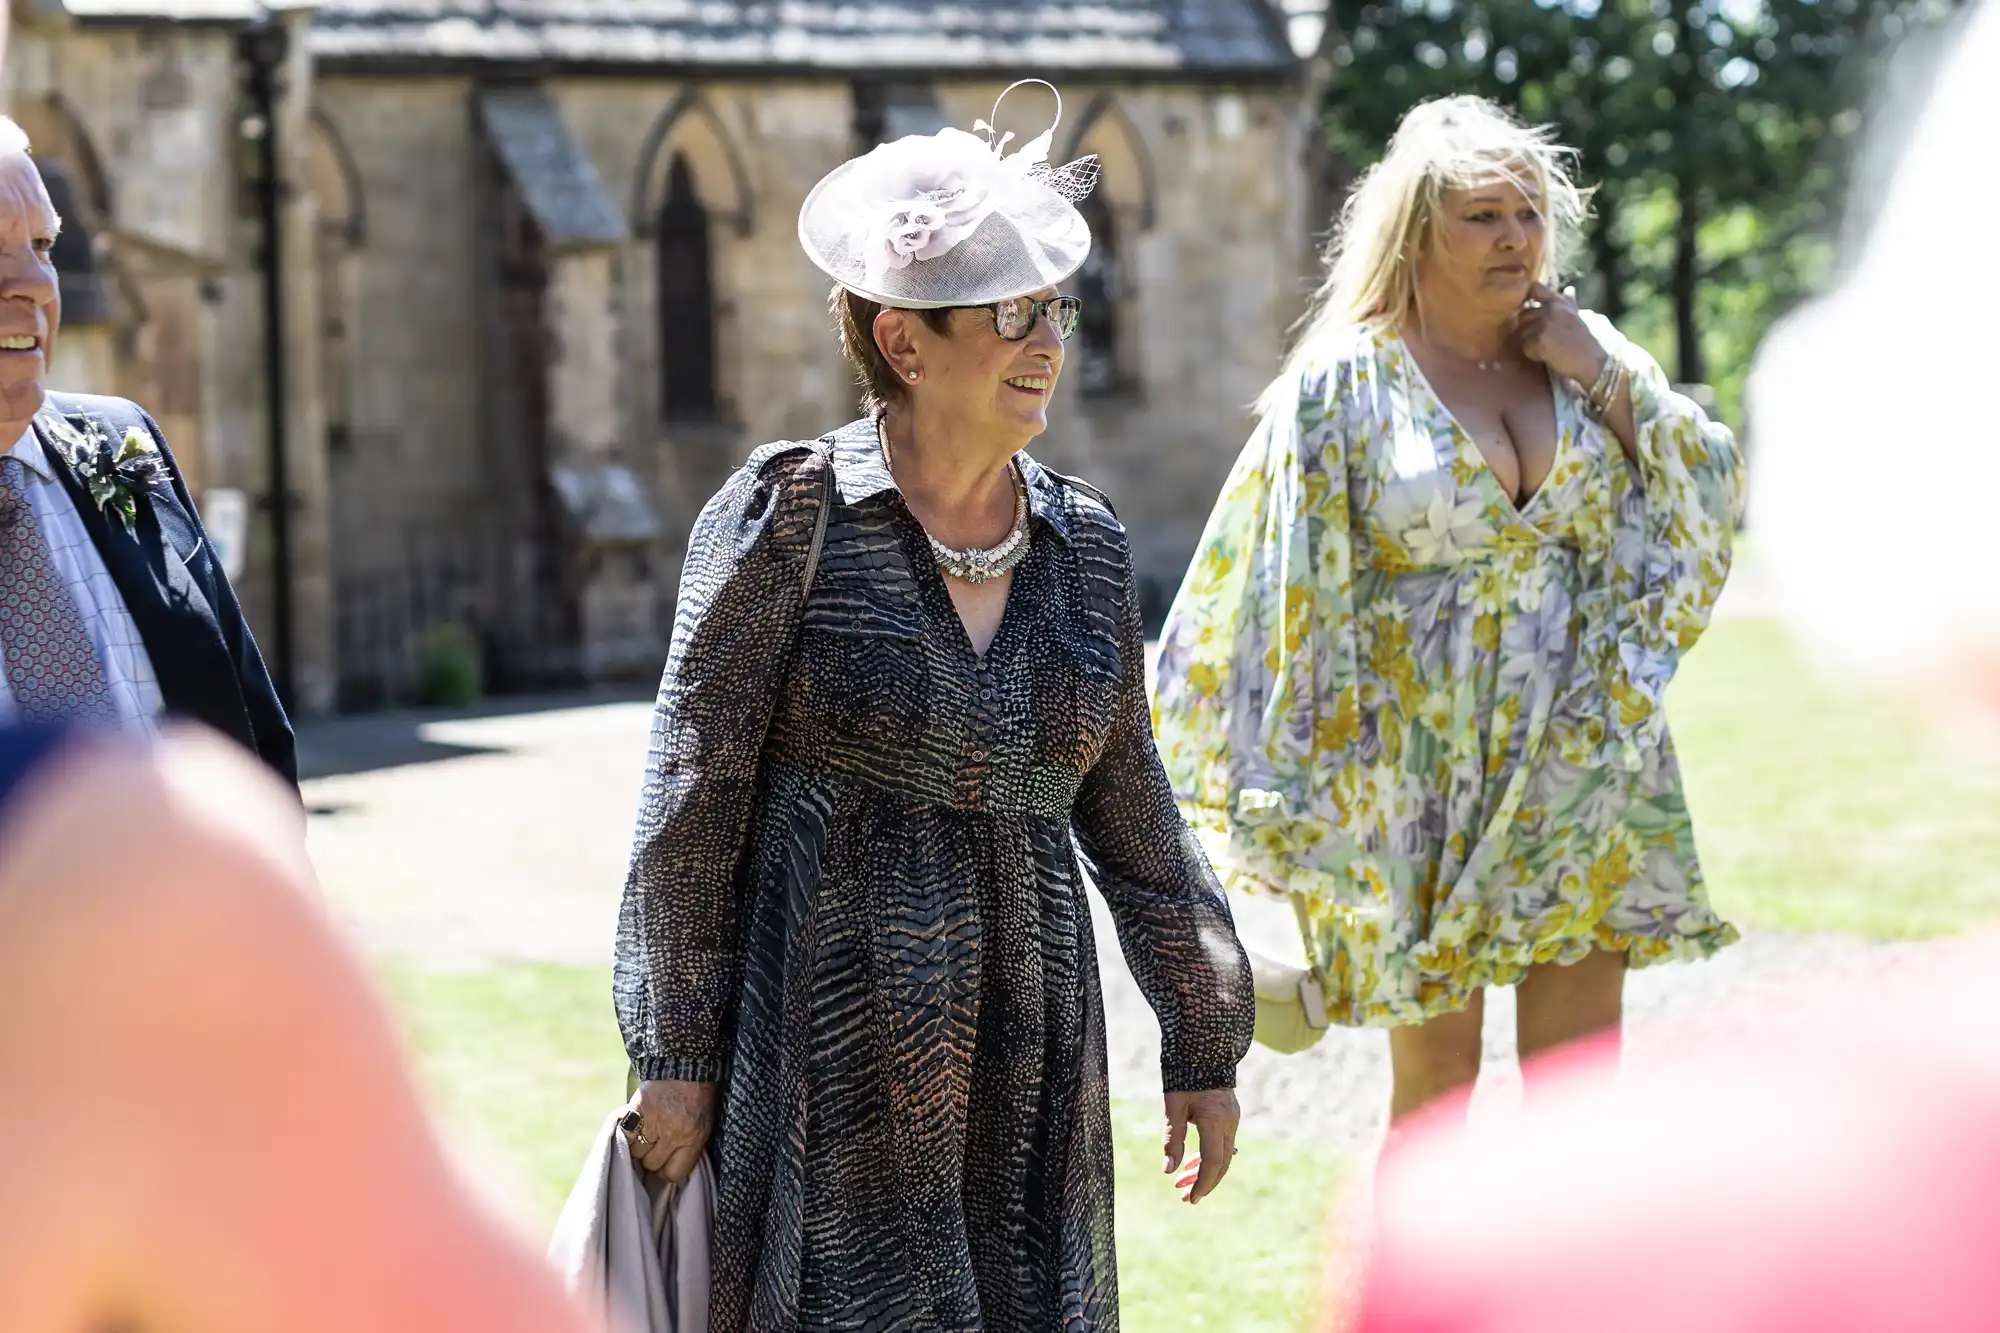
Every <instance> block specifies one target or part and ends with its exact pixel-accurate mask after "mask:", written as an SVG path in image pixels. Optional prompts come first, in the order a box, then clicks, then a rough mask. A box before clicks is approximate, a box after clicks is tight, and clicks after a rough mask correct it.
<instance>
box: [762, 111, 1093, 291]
mask: <svg viewBox="0 0 2000 1333" xmlns="http://www.w3.org/2000/svg"><path fill="white" fill-rule="evenodd" d="M1028 84H1039V85H1040V86H1042V87H1044V88H1047V89H1048V90H1049V91H1050V92H1051V93H1056V89H1055V86H1054V85H1053V84H1050V83H1047V82H1044V81H1043V80H1041V79H1023V80H1021V81H1020V82H1019V83H1015V84H1013V85H1011V86H1010V87H1008V88H1007V89H1006V91H1005V92H1002V93H1001V94H1000V97H999V99H998V100H996V101H995V102H994V103H993V111H992V115H993V119H994V120H996V121H997V120H998V119H999V113H1000V103H1001V102H1004V101H1006V100H1007V94H1008V93H1011V92H1013V91H1014V89H1015V88H1020V87H1023V86H1026V85H1028ZM1061 123H1062V95H1061V94H1060V93H1056V112H1055V119H1054V120H1053V121H1051V122H1050V124H1049V127H1048V129H1046V130H1044V131H1042V133H1041V134H1039V135H1037V136H1036V137H1035V138H1033V139H1031V140H1029V141H1028V142H1027V143H1025V144H1023V145H1022V146H1021V147H1020V148H1018V149H1017V150H1015V151H1014V152H1013V153H1008V152H1007V146H1008V145H1009V144H1010V143H1011V142H1012V141H1013V138H1014V136H1013V135H1012V134H1004V135H1003V134H1001V133H1000V132H999V131H998V130H996V129H995V128H994V127H993V125H991V124H989V123H988V122H986V121H983V120H981V121H975V122H973V130H972V132H970V133H968V132H967V131H965V130H959V129H943V130H939V131H938V132H937V133H936V134H912V135H909V136H907V137H905V138H901V139H898V140H896V141H895V142H894V143H885V144H883V145H882V146H881V147H879V148H876V149H875V150H874V151H872V152H869V153H866V154H864V155H862V156H861V157H857V158H853V159H851V160H850V161H847V162H843V163H842V164H841V165H839V166H838V167H835V168H834V169H833V170H832V171H831V172H829V173H827V176H826V178H825V179H824V180H822V181H820V183H819V184H818V185H815V186H814V187H813V191H812V193H811V194H809V195H807V196H806V202H805V205H804V207H802V208H800V209H799V244H800V245H802V246H804V247H805V252H806V257H807V258H809V259H811V260H812V262H813V263H814V264H815V265H817V266H818V267H819V268H820V270H821V271H822V272H824V273H825V274H826V275H827V276H828V277H830V278H832V279H833V280H834V281H835V282H837V283H839V284H840V285H841V286H843V287H845V288H846V289H847V290H849V291H851V292H853V293H854V294H855V295H857V296H862V297H866V298H867V299H868V300H870V301H874V302H876V303H878V304H880V305H885V306H891V307H896V308H899V309H904V310H935V309H940V308H942V307H945V306H960V305H989V304H991V303H993V302H995V301H1005V300H1008V299H1010V298H1012V297H1016V296H1025V295H1027V294H1028V293H1030V292H1035V291H1040V290H1041V289H1042V288H1044V287H1053V286H1055V285H1056V284H1058V283H1060V282H1061V281H1062V280H1063V279H1065V278H1067V277H1069V276H1070V275H1071V274H1072V273H1074V272H1076V271H1077V270H1078V269H1079V268H1081V267H1083V261H1084V260H1085V259H1086V258H1087V257H1088V256H1089V255H1090V227H1089V225H1088V224H1087V223H1085V222H1084V220H1083V215H1082V214H1081V213H1079V212H1077V210H1076V205H1077V204H1078V203H1079V202H1080V201H1082V200H1083V199H1084V198H1085V197H1086V196H1088V195H1089V194H1090V191H1091V189H1092V188H1093V187H1094V186H1095V185H1096V184H1097V159H1096V158H1095V157H1085V158H1079V159H1078V160H1076V161H1074V162H1071V163H1068V164H1067V165H1064V166H1055V165H1052V164H1051V163H1050V162H1049V160H1048V159H1049V151H1050V148H1051V146H1052V145H1053V144H1054V142H1055V132H1056V126H1057V125H1059V124H1061Z"/></svg>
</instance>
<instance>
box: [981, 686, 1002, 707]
mask: <svg viewBox="0 0 2000 1333" xmlns="http://www.w3.org/2000/svg"><path fill="white" fill-rule="evenodd" d="M998 697H999V696H998V695H997V694H995V692H994V691H993V690H992V689H990V688H988V689H984V690H981V691H980V692H979V699H980V702H981V703H989V704H990V703H992V702H993V701H994V699H996V698H998Z"/></svg>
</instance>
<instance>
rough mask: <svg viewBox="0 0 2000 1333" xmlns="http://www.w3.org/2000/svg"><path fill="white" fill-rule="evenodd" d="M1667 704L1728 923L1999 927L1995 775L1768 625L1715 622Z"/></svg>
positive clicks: (1903, 930) (1891, 934)
mask: <svg viewBox="0 0 2000 1333" xmlns="http://www.w3.org/2000/svg"><path fill="white" fill-rule="evenodd" d="M1667 709H1668V713H1669V715H1670V716H1671V718H1672V721H1673V727H1674V735H1675V739H1676V741H1677V743H1678V746H1679V750H1680V756H1681V763H1682V766H1683V768H1684V770H1685V773H1686V778H1687V788H1688V802H1689V805H1690V807H1691V808H1692V810H1693V813H1694V819H1695V836H1696V839H1697V842H1698V843H1699V846H1700V848H1701V853H1702V860H1703V864H1704V867H1705V869H1706V871H1707V874H1708V879H1709V885H1710V890H1711V892H1712V893H1713V895H1714V898H1715V902H1716V905H1717V907H1718V908H1719V909H1720V910H1721V911H1722V912H1723V913H1724V914H1725V915H1727V916H1729V917H1731V918H1732V919H1734V920H1736V921H1738V922H1739V923H1741V924H1745V925H1752V926H1765V927H1776V928H1782V929H1788V930H1838V931H1851V932H1855V933H1858V934H1865V935H1873V936H1878V937H1882V938H1914V937H1921V936H1929V935H1941V934H1949V933H1953V932H1957V931H1963V930H1966V929H1969V928H1971V927H1974V926H1978V925H1981V924H1983V923H1986V922H1989V921H1993V920H1995V919H1996V918H2000V773H1996V772H1995V770H1993V769H1992V768H1985V769H1982V768H1980V767H1979V766H1977V765H1976V764H1974V763H1973V762H1971V760H1970V759H1969V758H1968V757H1967V756H1966V755H1963V754H1955V753H1951V752H1949V751H1948V750H1947V749H1946V748H1945V746H1944V743H1943V740H1942V738H1941V737H1940V736H1939V735H1938V734H1937V733H1936V732H1935V731H1934V730H1932V729H1931V728H1929V727H1927V726H1925V725H1923V724H1921V723H1919V722H1918V721H1917V720H1916V719H1915V718H1914V717H1913V716H1912V715H1911V714H1910V713H1909V712H1908V711H1907V710H1905V709H1902V708H1899V707H1896V706H1893V705H1891V704H1889V703H1888V702H1886V701H1884V700H1882V699H1880V698H1874V697H1869V696H1865V695H1858V694H1857V695H1849V694H1847V693H1846V692H1844V691H1842V690H1841V689H1839V688H1838V687H1837V686H1835V685H1833V684H1831V683H1829V682H1827V681H1825V680H1823V679H1820V678H1818V677H1816V676H1815V675H1814V674H1813V672H1812V671H1811V670H1810V669H1809V668H1808V666H1807V664H1806V663H1805V662H1804V661H1803V660H1802V658H1801V657H1800V655H1799V654H1798V653H1797V652H1796V651H1795V650H1794V648H1793V646H1792V645H1791V643H1790V642H1789V641H1788V640H1787V639H1786V638H1785V636H1784V634H1783V632H1782V631H1781V630H1780V629H1779V628H1778V627H1777V626H1775V625H1773V624H1770V623H1768V622H1763V621H1754V620H1749V621H1746V620H1724V621H1719V622H1717V623H1716V624H1715V625H1714V626H1712V627H1711V628H1710V629H1709V632H1708V635H1707V637H1706V638H1704V639H1703V640H1702V642H1701V643H1700V644H1698V645H1696V647H1695V649H1694V651H1693V652H1692V653H1690V654H1689V655H1688V658H1687V661H1686V663H1685V664H1684V666H1683V667H1682V670H1681V674H1680V677H1679V679H1678V680H1676V681H1675V683H1674V685H1673V687H1672V689H1671V692H1670V693H1669V694H1668V696H1667Z"/></svg>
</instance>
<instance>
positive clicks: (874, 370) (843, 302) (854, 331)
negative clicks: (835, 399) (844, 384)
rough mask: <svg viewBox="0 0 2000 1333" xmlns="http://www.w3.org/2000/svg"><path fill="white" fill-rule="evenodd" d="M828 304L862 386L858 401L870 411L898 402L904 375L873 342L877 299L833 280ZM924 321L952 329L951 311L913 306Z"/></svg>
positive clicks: (842, 347)
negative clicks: (860, 293) (859, 293)
mask: <svg viewBox="0 0 2000 1333" xmlns="http://www.w3.org/2000/svg"><path fill="white" fill-rule="evenodd" d="M826 303H827V308H828V309H829V310H831V311H832V312H833V322H834V325H835V327H837V328H838V329H839V330H840V350H841V351H843V352H845V353H847V359H848V361H849V362H851V363H852V364H853V366H854V382H855V383H856V384H858V385H860V386H861V390H862V393H861V405H862V406H863V407H864V408H866V409H867V410H868V411H869V412H871V413H874V412H881V411H882V410H884V409H885V408H887V407H889V406H890V405H891V404H892V403H900V402H902V401H903V399H904V398H906V397H907V396H908V395H909V392H910V391H909V389H908V388H906V387H905V386H904V384H903V377H902V376H901V375H898V374H897V373H896V368H895V367H894V366H892V365H890V364H889V358H888V357H886V356H883V355H882V349H881V348H880V347H877V346H876V345H875V317H876V316H877V315H879V314H881V313H882V306H881V304H880V303H879V302H875V301H871V300H869V299H868V298H867V297H865V296H856V295H855V294H854V293H853V292H850V291H848V290H847V288H845V287H842V286H840V285H839V284H838V283H836V284H834V288H833V291H832V292H831V293H830V294H829V295H828V296H827V298H826ZM911 313H912V314H915V315H921V316H922V317H923V321H924V323H926V324H928V325H929V326H930V327H931V330H932V331H933V332H935V333H945V334H948V333H950V332H951V311H949V310H915V311H912V312H911Z"/></svg>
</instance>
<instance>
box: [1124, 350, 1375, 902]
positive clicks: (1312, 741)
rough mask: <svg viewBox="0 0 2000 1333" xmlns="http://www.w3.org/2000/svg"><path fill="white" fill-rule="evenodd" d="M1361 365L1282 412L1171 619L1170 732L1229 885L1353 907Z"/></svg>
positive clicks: (1184, 794) (1358, 866) (1360, 783)
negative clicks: (1356, 402) (1355, 441)
mask: <svg viewBox="0 0 2000 1333" xmlns="http://www.w3.org/2000/svg"><path fill="white" fill-rule="evenodd" d="M1352 376H1353V367H1352V364H1351V363H1350V362H1348V361H1341V362H1337V363H1335V364H1334V365H1333V366H1332V368H1330V369H1329V368H1319V369H1314V368H1308V369H1307V370H1306V371H1305V372H1304V373H1302V374H1301V375H1300V377H1299V379H1298V382H1297V384H1296V386H1295V404H1296V405H1295V409H1294V410H1292V411H1284V410H1282V409H1281V410H1276V411H1272V412H1269V413H1267V414H1266V415H1265V417H1264V419H1263V421H1262V422H1260V423H1259V425H1258V427H1257V429H1256V431H1255V432H1254V433H1253V434H1252V435H1251V437H1250V440H1249V443H1248V444H1247V445H1245V446H1244V449H1243V452H1242V454H1241V455H1240V456H1239V457H1238V458H1237V460H1236V465H1235V467H1234V469H1233V470H1232V471H1231V472H1230V475H1229V480H1228V482H1227V483H1226V484H1225V485H1224V487H1223V490H1222V494H1221V497H1220V498H1219V499H1218V500H1217V501H1216V504H1215V508H1214V510H1213V512H1211V513H1210V515H1209V520H1208V527H1207V529H1206V530H1205V531H1204V532H1203V534H1202V538H1201V544H1200V547H1199V548H1198V550H1197V552H1196V555H1195V559H1194V562H1193V564H1192V565H1191V566H1190V567H1189V569H1188V573H1187V577H1186V579H1185V580H1184V581H1183V583H1182V585H1181V589H1180V592H1179V594H1178V595H1177V596H1176V597H1175V598H1174V603H1173V606H1172V608H1171V609H1170V610H1169V612H1168V614H1167V621H1166V626H1165V629H1164V630H1163V633H1162V637H1161V643H1160V659H1159V665H1158V669H1157V672H1156V675H1155V682H1154V694H1153V720H1154V727H1155V731H1156V733H1157V735H1158V738H1159V746H1160V753H1161V756H1162V758H1163V760H1164V762H1165V764H1166V769H1167V774H1168V778H1169V780H1170V782H1171V783H1172V786H1173V790H1174V795H1175V797H1176V799H1178V800H1179V802H1180V804H1181V808H1182V810H1183V812H1184V813H1185V814H1186V816H1187V818H1188V822H1189V823H1190V824H1192V825H1193V826H1194V827H1195V828H1196V829H1197V830H1198V831H1200V832H1201V833H1202V834H1203V835H1204V841H1205V842H1206V843H1207V845H1208V847H1209V848H1210V851H1211V853H1212V855H1213V856H1214V858H1215V860H1216V862H1217V865H1218V867H1219V868H1220V869H1221V871H1222V872H1223V877H1224V880H1225V882H1226V883H1228V884H1230V885H1231V887H1235V888H1241V889H1244V890H1247V891H1250V892H1263V893H1276V894H1284V893H1295V894H1300V895H1303V896H1304V898H1305V899H1306V901H1307V902H1308V905H1309V906H1314V907H1317V906H1319V905H1320V904H1321V903H1322V902H1324V901H1328V900H1331V901H1333V902H1342V901H1347V900H1348V899H1349V897H1350V895H1351V894H1352V891H1353V889H1354V887H1355V886H1354V878H1355V876H1356V875H1359V874H1364V873H1365V866H1364V860H1363V858H1362V857H1361V856H1360V854H1359V844H1358V841H1357V839H1356V836H1355V832H1354V830H1355V829H1356V827H1357V826H1358V823H1357V806H1358V804H1359V803H1360V802H1361V801H1362V800H1363V799H1364V798H1365V792H1364V791H1363V788H1364V786H1365V781H1366V779H1365V772H1364V768H1363V766H1362V765H1361V764H1360V763H1358V762H1357V760H1358V759H1359V757H1360V750H1361V741H1362V736H1361V709H1360V703H1361V701H1360V697H1359V681H1358V676H1359V672H1358V670H1357V664H1356V657H1355V623H1354V590H1353V567H1352V546H1351V541H1350V519H1349V511H1348V488H1347V471H1346V467H1347V465H1346V458H1347V447H1348V435H1349V422H1350V420H1351V418H1352V411H1351V403H1352V393H1351V381H1352Z"/></svg>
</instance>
